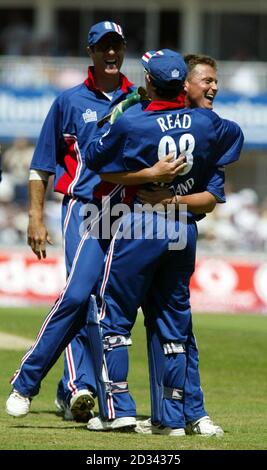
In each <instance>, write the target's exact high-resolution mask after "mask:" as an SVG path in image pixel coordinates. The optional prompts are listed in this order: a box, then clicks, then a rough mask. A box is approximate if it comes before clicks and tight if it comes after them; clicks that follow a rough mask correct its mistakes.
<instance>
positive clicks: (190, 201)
mask: <svg viewBox="0 0 267 470" xmlns="http://www.w3.org/2000/svg"><path fill="white" fill-rule="evenodd" d="M174 202H175V204H176V206H177V207H179V204H186V205H187V209H188V210H189V211H190V212H193V214H203V213H205V214H207V213H208V212H212V211H213V209H214V208H215V206H216V204H217V201H216V198H215V196H214V195H213V194H211V193H209V192H208V191H203V192H201V193H195V194H188V195H187V196H178V195H176V196H174Z"/></svg>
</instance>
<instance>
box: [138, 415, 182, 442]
mask: <svg viewBox="0 0 267 470" xmlns="http://www.w3.org/2000/svg"><path fill="white" fill-rule="evenodd" d="M134 430H135V432H137V433H138V434H160V435H162V436H176V437H177V436H185V430H184V428H175V429H173V428H169V427H167V426H162V425H161V424H152V423H151V418H148V419H146V420H144V421H141V420H140V421H139V420H138V421H136V427H135V429H134Z"/></svg>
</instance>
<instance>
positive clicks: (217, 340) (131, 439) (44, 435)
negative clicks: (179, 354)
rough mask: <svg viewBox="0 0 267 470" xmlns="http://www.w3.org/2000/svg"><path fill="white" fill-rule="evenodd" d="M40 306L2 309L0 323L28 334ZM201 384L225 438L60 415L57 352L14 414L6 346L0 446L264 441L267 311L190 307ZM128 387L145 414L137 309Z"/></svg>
mask: <svg viewBox="0 0 267 470" xmlns="http://www.w3.org/2000/svg"><path fill="white" fill-rule="evenodd" d="M43 314H44V309H42V311H38V310H37V309H0V331H1V332H5V333H10V334H15V335H19V336H23V337H25V338H33V337H34V335H35V334H36V332H37V328H38V327H39V326H40V323H41V321H42V318H43ZM194 325H195V333H196V335H197V339H198V346H199V350H200V359H201V361H200V370H201V376H202V387H203V389H204V391H205V397H206V407H207V409H208V411H209V414H210V416H211V417H212V418H213V419H214V421H216V422H217V423H218V424H220V425H221V426H222V427H223V428H224V430H225V436H224V437H223V438H216V437H213V438H205V437H200V436H186V437H182V438H179V437H167V436H166V437H165V436H142V435H138V434H134V433H92V432H89V431H87V430H86V427H85V425H84V424H76V423H75V424H74V423H72V422H64V421H63V420H62V418H61V417H59V416H57V415H56V410H55V407H54V398H55V390H56V383H57V381H58V379H59V378H60V374H61V370H62V361H61V360H59V361H58V363H57V364H56V365H55V366H54V368H53V370H51V372H50V373H49V374H48V376H47V378H46V379H45V380H44V382H43V386H42V389H41V392H40V394H39V396H38V397H36V398H35V399H34V400H33V402H32V407H31V413H30V414H29V415H28V416H27V417H25V418H20V419H15V418H12V417H9V416H8V415H6V414H5V412H4V406H5V400H6V397H7V395H8V393H9V390H10V385H9V383H8V381H9V378H10V377H11V375H12V374H13V372H14V371H15V369H16V368H17V367H18V365H19V360H20V358H21V356H22V354H23V351H12V350H4V349H2V346H1V344H0V358H1V381H0V387H1V388H0V393H1V414H0V421H1V424H0V449H12V450H13V449H21V450H24V449H64V450H65V449H81V450H82V449H84V450H99V449H104V450H108V449H110V450H115V449H116V450H120V449H127V450H144V449H146V450H152V449H155V450H177V449H178V450H183V449H225V450H226V449H267V318H266V317H264V316H258V315H251V316H230V315H204V314H203V315H195V317H194ZM130 356H131V370H130V377H129V385H130V389H131V391H132V393H133V395H134V397H135V399H136V401H137V408H138V413H139V415H140V416H143V417H147V416H149V394H148V374H147V366H146V346H145V336H144V328H143V322H142V315H139V318H138V322H137V324H136V327H135V329H134V332H133V346H132V347H131V348H130Z"/></svg>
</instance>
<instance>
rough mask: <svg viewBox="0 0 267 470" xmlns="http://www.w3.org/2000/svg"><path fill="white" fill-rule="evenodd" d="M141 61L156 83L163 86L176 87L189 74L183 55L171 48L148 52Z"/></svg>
mask: <svg viewBox="0 0 267 470" xmlns="http://www.w3.org/2000/svg"><path fill="white" fill-rule="evenodd" d="M141 62H142V64H143V66H144V68H145V69H146V70H147V72H148V73H149V75H151V77H152V78H153V81H154V83H155V85H157V86H160V87H161V88H175V87H177V85H178V83H177V84H175V83H171V82H173V80H176V81H179V82H183V81H184V80H185V78H186V76H187V66H186V63H185V61H184V59H183V56H181V54H179V53H178V52H175V51H172V50H170V49H161V50H160V51H148V52H146V53H145V54H144V55H143V57H142V59H141Z"/></svg>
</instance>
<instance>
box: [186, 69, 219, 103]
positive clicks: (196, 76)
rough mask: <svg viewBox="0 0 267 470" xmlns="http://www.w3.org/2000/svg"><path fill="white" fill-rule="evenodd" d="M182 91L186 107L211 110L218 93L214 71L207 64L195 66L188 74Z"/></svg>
mask: <svg viewBox="0 0 267 470" xmlns="http://www.w3.org/2000/svg"><path fill="white" fill-rule="evenodd" d="M184 89H185V91H186V102H187V106H189V107H190V108H206V109H212V106H213V100H214V98H215V96H216V94H217V91H218V80H217V73H216V70H215V69H214V68H213V67H212V66H211V65H208V64H197V65H196V66H195V67H194V68H193V69H192V70H191V71H190V72H189V74H188V77H187V79H186V81H185V87H184Z"/></svg>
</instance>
